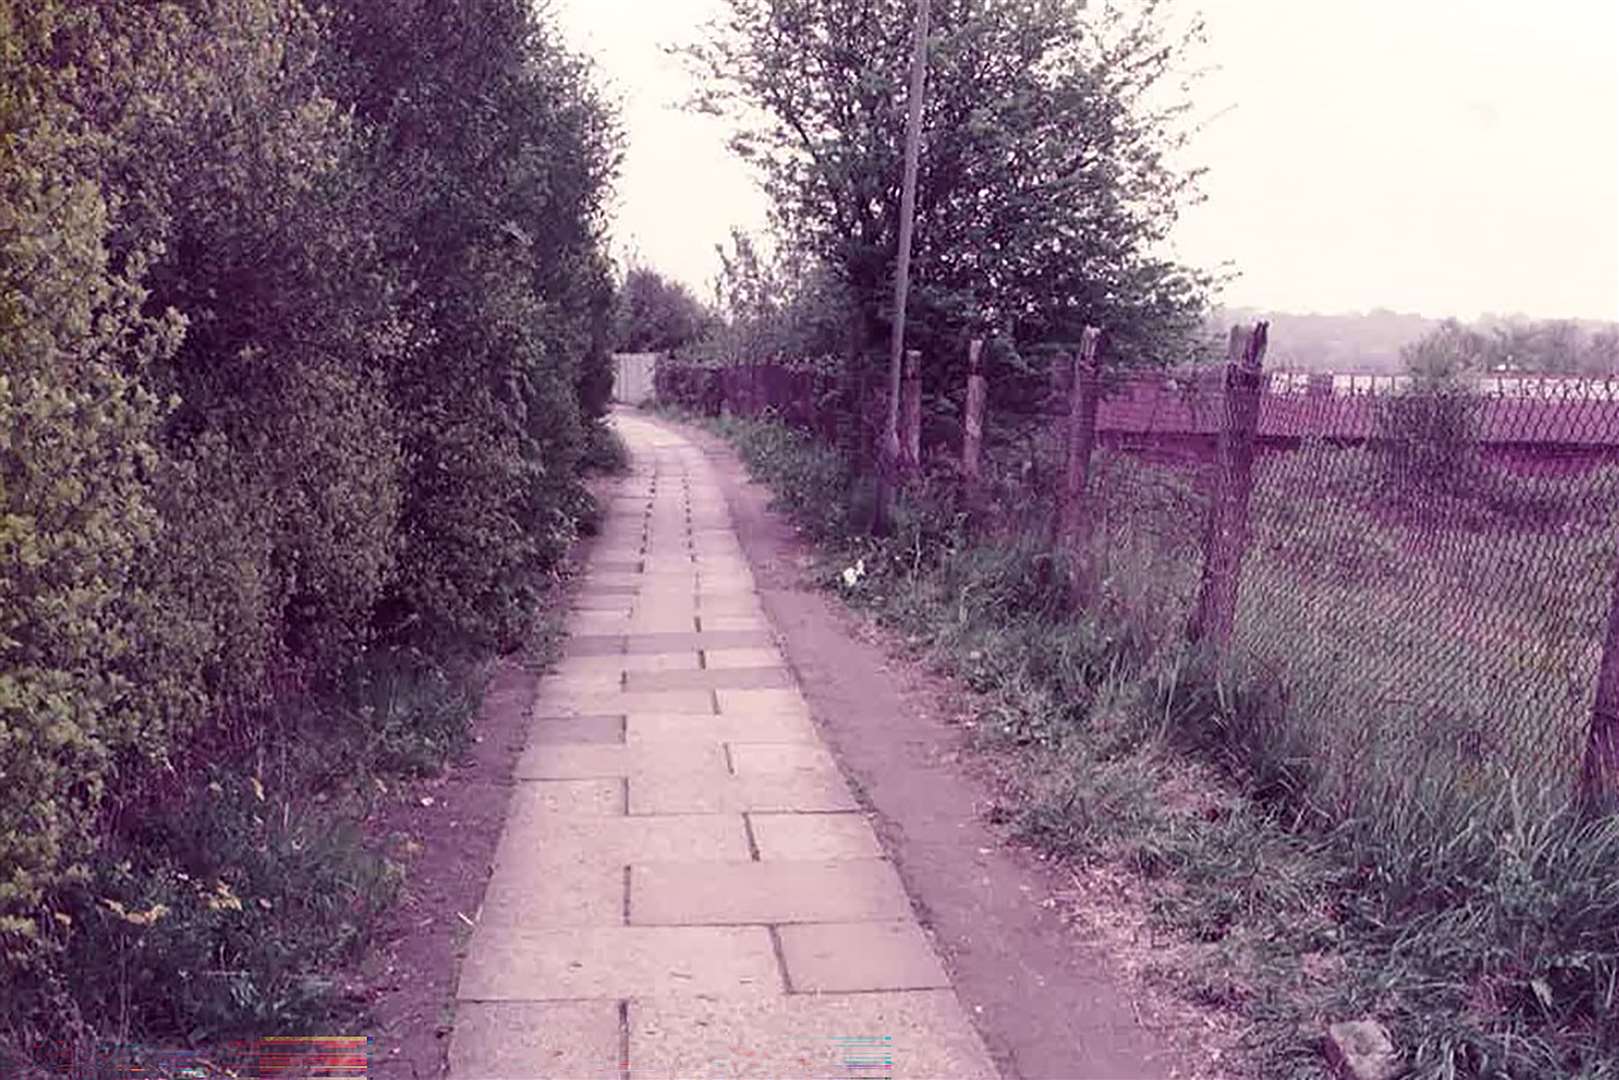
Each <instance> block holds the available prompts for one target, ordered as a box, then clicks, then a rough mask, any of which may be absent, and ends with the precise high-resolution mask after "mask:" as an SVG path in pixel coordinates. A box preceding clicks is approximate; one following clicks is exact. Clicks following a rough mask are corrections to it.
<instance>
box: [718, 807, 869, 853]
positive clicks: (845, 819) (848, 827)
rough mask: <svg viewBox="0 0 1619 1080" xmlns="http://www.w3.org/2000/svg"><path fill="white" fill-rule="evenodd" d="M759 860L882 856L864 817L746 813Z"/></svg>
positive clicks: (851, 815) (851, 814)
mask: <svg viewBox="0 0 1619 1080" xmlns="http://www.w3.org/2000/svg"><path fill="white" fill-rule="evenodd" d="M748 825H749V827H750V828H751V829H752V830H753V841H754V844H755V846H756V847H757V848H758V849H759V858H761V859H766V860H772V859H798V860H807V859H877V858H881V857H882V854H883V848H882V845H881V844H879V843H878V842H877V834H876V832H875V831H873V829H872V827H871V822H870V821H868V820H866V817H865V815H864V814H854V813H850V814H749V815H748Z"/></svg>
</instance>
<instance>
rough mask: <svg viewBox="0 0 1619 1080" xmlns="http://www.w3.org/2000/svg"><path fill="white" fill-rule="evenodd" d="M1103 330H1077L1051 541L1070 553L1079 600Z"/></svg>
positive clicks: (1086, 554) (1084, 586) (1083, 588)
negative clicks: (1064, 464) (1063, 462)
mask: <svg viewBox="0 0 1619 1080" xmlns="http://www.w3.org/2000/svg"><path fill="white" fill-rule="evenodd" d="M1101 344H1102V331H1100V330H1098V329H1097V328H1096V327H1094V326H1087V327H1086V328H1085V331H1084V333H1083V334H1081V335H1080V341H1079V352H1078V353H1076V354H1075V355H1074V359H1073V381H1072V383H1071V384H1070V386H1069V389H1068V432H1067V447H1068V462H1067V468H1066V469H1065V470H1064V474H1063V485H1062V490H1061V492H1060V493H1059V499H1058V511H1057V521H1056V525H1057V535H1056V543H1055V544H1054V545H1053V546H1054V547H1057V548H1059V549H1065V550H1067V552H1068V553H1069V556H1070V558H1071V559H1072V565H1073V571H1072V573H1071V575H1070V577H1069V583H1068V584H1069V593H1070V595H1071V596H1072V598H1073V599H1074V600H1075V601H1076V602H1083V601H1084V600H1085V599H1087V598H1088V596H1089V592H1090V565H1089V564H1090V524H1091V516H1092V515H1091V512H1090V506H1089V501H1090V500H1089V495H1090V481H1091V452H1092V451H1093V450H1094V449H1095V447H1096V408H1097V405H1098V403H1099V402H1100V400H1101V395H1102V381H1101V359H1100V356H1101Z"/></svg>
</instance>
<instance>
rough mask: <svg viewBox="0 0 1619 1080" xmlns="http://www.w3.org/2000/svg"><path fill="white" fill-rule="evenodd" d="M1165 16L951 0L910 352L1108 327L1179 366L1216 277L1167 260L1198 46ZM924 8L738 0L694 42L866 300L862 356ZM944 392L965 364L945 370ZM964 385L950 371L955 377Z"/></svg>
mask: <svg viewBox="0 0 1619 1080" xmlns="http://www.w3.org/2000/svg"><path fill="white" fill-rule="evenodd" d="M1159 7H1160V5H1158V4H1157V3H1149V4H1147V5H1146V6H1145V8H1144V9H1143V10H1142V12H1141V14H1140V15H1139V17H1136V18H1134V19H1130V18H1126V17H1125V16H1124V15H1122V14H1121V13H1120V12H1119V10H1118V9H1117V8H1115V7H1111V6H1109V7H1107V8H1104V9H1103V10H1102V11H1100V12H1098V13H1096V14H1089V13H1087V12H1086V11H1085V10H1084V5H1083V4H1081V3H1080V2H1078V0H1041V2H1039V3H1035V4H1030V3H1026V2H1023V0H942V2H940V3H938V4H937V5H936V6H935V11H934V16H933V30H932V34H931V37H930V58H931V59H930V64H931V74H930V83H931V86H932V87H933V89H932V90H931V91H930V93H929V95H928V101H927V104H926V110H925V114H924V119H923V131H924V140H923V142H924V150H923V161H922V171H921V177H920V182H919V189H918V197H917V230H916V251H915V263H914V275H915V280H916V286H915V288H914V289H913V292H912V304H911V316H910V317H911V320H912V324H913V325H914V327H915V329H914V332H911V333H908V334H907V338H908V339H909V340H911V341H912V342H914V343H915V344H916V345H917V346H918V347H921V348H923V349H924V350H926V351H928V352H929V353H930V355H932V356H934V357H938V356H940V355H941V354H949V355H954V353H955V352H957V351H958V350H956V349H955V348H954V346H955V344H957V343H959V341H960V340H961V339H962V338H963V337H964V336H966V334H967V333H969V332H973V333H981V332H984V331H986V330H987V331H994V332H999V333H1001V334H1004V335H1006V336H1007V337H1008V338H1010V339H1011V340H1012V341H1014V342H1016V343H1018V344H1024V343H1031V342H1038V341H1052V340H1077V339H1078V337H1079V333H1080V329H1081V328H1082V327H1083V326H1084V325H1087V324H1095V325H1101V326H1105V327H1107V328H1108V330H1109V332H1110V336H1111V340H1112V341H1113V343H1114V344H1113V347H1112V348H1111V350H1110V356H1111V357H1112V358H1113V359H1114V361H1115V362H1117V363H1122V364H1146V363H1154V362H1165V361H1169V360H1172V359H1174V358H1175V356H1174V354H1175V352H1176V350H1177V349H1178V348H1179V347H1180V346H1181V345H1182V344H1183V343H1184V341H1185V335H1187V334H1188V333H1191V332H1194V331H1195V329H1196V325H1195V324H1196V322H1197V316H1198V313H1199V311H1200V310H1201V308H1202V306H1203V298H1204V286H1205V284H1206V281H1205V279H1204V278H1203V277H1201V276H1200V275H1198V274H1195V273H1192V272H1190V271H1187V270H1185V269H1184V268H1182V267H1179V266H1176V265H1174V264H1173V263H1171V262H1169V261H1167V260H1164V259H1161V258H1159V257H1157V256H1155V255H1154V254H1153V251H1154V250H1155V248H1156V247H1157V245H1158V244H1159V242H1160V241H1162V240H1164V239H1165V238H1166V237H1167V235H1168V232H1169V229H1170V227H1171V226H1172V225H1173V223H1174V220H1175V217H1176V214H1177V212H1178V209H1179V208H1180V206H1182V205H1183V204H1184V203H1185V202H1186V201H1187V200H1188V199H1189V198H1190V197H1192V196H1193V194H1194V187H1193V183H1194V181H1195V176H1196V174H1195V173H1182V172H1179V171H1177V170H1176V169H1175V168H1174V167H1173V165H1172V163H1171V159H1172V157H1173V156H1174V154H1175V153H1176V152H1177V151H1178V150H1180V149H1181V147H1182V146H1183V143H1184V138H1183V135H1182V134H1180V133H1177V131H1176V130H1175V127H1174V120H1175V117H1176V115H1177V114H1178V112H1179V111H1180V106H1178V105H1172V106H1170V107H1167V108H1166V107H1156V106H1154V105H1152V104H1150V102H1151V101H1152V100H1154V96H1155V95H1158V94H1160V92H1161V91H1162V90H1163V89H1164V87H1165V84H1166V83H1167V82H1168V81H1169V80H1170V79H1171V78H1172V77H1173V74H1174V65H1175V62H1176V60H1177V58H1178V56H1179V55H1180V53H1181V46H1182V45H1183V44H1184V41H1183V40H1181V39H1171V38H1170V36H1169V35H1168V33H1167V31H1166V30H1165V29H1164V20H1163V19H1162V18H1161V16H1160V11H1159ZM911 11H912V6H911V4H910V3H909V2H907V0H729V13H728V15H727V16H726V17H724V18H723V19H722V20H720V21H718V22H716V23H715V24H713V25H712V26H711V27H710V29H709V32H708V34H707V36H706V38H705V39H704V40H703V41H701V42H699V43H697V44H695V45H692V46H690V47H688V48H687V49H686V50H685V53H686V55H687V56H688V58H689V59H690V61H691V63H692V65H693V66H694V68H695V69H696V70H697V72H698V73H699V74H700V75H701V76H702V77H703V85H704V89H703V90H702V91H701V92H700V93H699V94H698V96H697V103H698V104H699V105H700V106H701V107H703V108H704V109H706V110H708V111H710V112H714V113H718V114H721V115H724V116H728V117H730V118H731V120H732V121H733V123H735V125H736V133H735V135H734V137H733V140H732V145H733V148H734V149H735V151H736V152H737V153H738V154H740V155H742V156H744V157H746V158H748V159H750V160H751V161H753V162H754V163H755V165H756V166H757V167H758V169H759V172H760V175H761V178H762V181H763V183H764V186H765V189H766V191H767V193H768V194H769V195H770V197H771V199H772V203H773V210H774V218H775V223H776V226H777V228H778V229H779V230H780V231H781V232H782V234H783V235H784V237H785V238H786V239H787V240H788V241H789V242H790V243H792V244H795V245H797V246H799V247H801V248H802V249H803V250H804V251H805V252H806V253H808V254H810V255H813V256H814V257H816V258H819V259H821V260H823V261H824V262H825V264H826V265H827V266H828V267H829V268H831V269H832V270H833V271H834V272H835V273H836V274H837V276H838V278H839V281H840V283H841V284H842V285H843V286H844V288H845V289H846V290H847V292H848V295H849V297H850V300H851V313H850V319H849V324H848V329H847V339H846V346H845V355H846V357H847V358H848V360H849V362H850V364H851V366H852V367H859V368H861V369H862V370H863V371H869V370H870V369H871V368H872V367H873V366H874V357H875V354H877V353H878V352H879V351H880V350H879V348H878V347H879V346H880V344H881V343H882V342H883V341H884V340H885V334H886V330H887V326H888V319H889V318H890V315H891V312H890V311H889V310H888V309H889V307H891V302H890V300H889V299H888V284H889V281H890V275H891V273H892V270H893V264H894V259H895V253H896V249H897V240H898V225H899V211H900V206H899V203H900V185H899V178H900V163H901V154H902V139H903V131H904V123H903V115H904V105H905V103H904V100H903V96H902V94H901V92H900V88H901V87H903V86H904V85H905V83H906V81H907V80H906V74H907V71H908V68H909V64H910V57H911V36H910V31H911V18H910V16H911ZM928 370H929V373H930V375H931V376H933V377H935V378H937V377H938V376H939V375H940V374H942V373H943V371H944V369H943V368H942V366H941V365H939V364H937V363H932V364H930V365H929V368H928ZM954 374H956V373H955V372H951V375H952V376H953V375H954Z"/></svg>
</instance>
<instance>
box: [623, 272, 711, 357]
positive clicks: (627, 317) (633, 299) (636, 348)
mask: <svg viewBox="0 0 1619 1080" xmlns="http://www.w3.org/2000/svg"><path fill="white" fill-rule="evenodd" d="M618 297H619V299H618V311H617V314H616V317H615V320H614V326H613V347H614V348H615V349H616V350H617V351H619V352H626V353H648V352H672V351H673V350H675V349H678V348H681V347H682V346H685V345H689V344H691V343H692V342H694V341H696V340H697V339H698V338H700V337H702V336H703V333H704V330H705V329H706V327H707V325H708V323H709V314H708V312H707V311H705V310H703V305H702V304H701V303H699V302H698V300H697V298H696V297H695V296H693V295H692V294H691V290H690V289H688V288H686V286H685V285H683V284H681V283H680V282H678V281H671V280H669V279H668V278H665V277H664V276H663V275H662V274H660V273H658V272H657V271H656V270H653V269H651V268H650V267H645V266H632V267H630V269H629V272H628V273H627V274H625V275H624V284H623V286H622V287H621V288H620V289H619V292H618Z"/></svg>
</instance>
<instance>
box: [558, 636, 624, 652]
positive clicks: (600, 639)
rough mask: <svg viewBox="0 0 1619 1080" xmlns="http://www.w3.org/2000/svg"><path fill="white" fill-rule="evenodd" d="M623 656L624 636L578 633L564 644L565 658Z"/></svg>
mask: <svg viewBox="0 0 1619 1080" xmlns="http://www.w3.org/2000/svg"><path fill="white" fill-rule="evenodd" d="M623 654H624V635H623V634H579V633H577V632H576V633H574V635H573V636H572V637H569V638H568V640H567V641H565V642H563V643H562V655H563V656H622V655H623Z"/></svg>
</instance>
